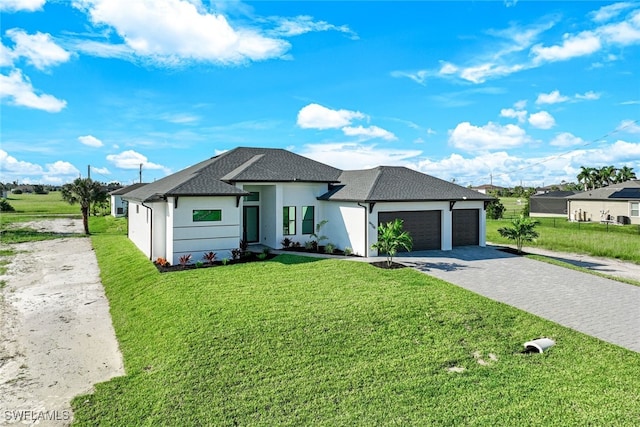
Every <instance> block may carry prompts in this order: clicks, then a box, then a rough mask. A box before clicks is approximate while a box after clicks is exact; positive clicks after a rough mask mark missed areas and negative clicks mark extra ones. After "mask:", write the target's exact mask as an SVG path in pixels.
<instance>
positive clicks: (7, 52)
mask: <svg viewBox="0 0 640 427" xmlns="http://www.w3.org/2000/svg"><path fill="white" fill-rule="evenodd" d="M12 65H13V50H11V49H9V48H8V47H7V46H5V45H3V44H2V40H0V67H11V66H12Z"/></svg>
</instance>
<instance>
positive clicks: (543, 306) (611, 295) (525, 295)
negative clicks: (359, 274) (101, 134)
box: [369, 246, 640, 352]
mask: <svg viewBox="0 0 640 427" xmlns="http://www.w3.org/2000/svg"><path fill="white" fill-rule="evenodd" d="M557 255H560V254H557ZM562 257H563V258H567V257H569V255H565V254H562ZM567 259H568V258H567ZM369 260H373V259H372V258H370V259H369ZM564 260H566V259H564ZM394 261H397V262H401V263H403V264H405V265H408V266H411V267H414V268H416V269H418V270H420V271H423V272H425V273H427V274H429V275H431V276H434V277H437V278H440V279H442V280H445V281H447V282H449V283H453V284H455V285H458V286H460V287H463V288H465V289H468V290H470V291H472V292H475V293H478V294H480V295H484V296H486V297H488V298H491V299H493V300H496V301H500V302H503V303H506V304H509V305H511V306H513V307H517V308H519V309H521V310H524V311H527V312H529V313H532V314H535V315H537V316H540V317H543V318H545V319H548V320H551V321H553V322H556V323H559V324H561V325H564V326H567V327H569V328H572V329H575V330H577V331H580V332H583V333H585V334H588V335H591V336H594V337H596V338H600V339H601V340H603V341H607V342H610V343H612V344H617V345H619V346H621V347H625V348H628V349H630V350H633V351H637V352H640V287H638V286H633V285H628V284H625V283H621V282H617V281H615V280H610V279H605V278H602V277H598V276H596V275H593V274H588V273H582V272H579V271H575V270H571V269H568V268H563V267H559V266H556V265H552V264H548V263H545V262H541V261H536V260H532V259H528V258H526V257H519V256H515V255H512V254H508V253H506V252H503V251H500V250H499V249H498V248H496V247H491V246H488V247H486V248H479V247H463V248H456V249H454V250H452V251H425V252H413V253H411V254H410V255H405V256H399V257H396V258H394ZM613 261H615V260H613ZM607 273H608V274H612V272H611V271H607ZM632 274H633V273H632ZM632 278H635V279H636V280H640V276H639V277H632Z"/></svg>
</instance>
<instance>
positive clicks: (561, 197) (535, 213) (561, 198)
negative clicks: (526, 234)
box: [529, 191, 576, 217]
mask: <svg viewBox="0 0 640 427" xmlns="http://www.w3.org/2000/svg"><path fill="white" fill-rule="evenodd" d="M574 194H576V192H575V191H550V192H548V193H542V194H535V195H533V196H531V197H530V198H529V215H530V216H532V217H557V216H562V217H566V216H567V197H568V196H572V195H574Z"/></svg>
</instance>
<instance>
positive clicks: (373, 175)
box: [318, 166, 493, 202]
mask: <svg viewBox="0 0 640 427" xmlns="http://www.w3.org/2000/svg"><path fill="white" fill-rule="evenodd" d="M339 181H340V183H339V184H337V185H334V187H333V188H332V189H331V190H330V191H328V192H327V193H325V194H323V195H322V196H320V197H318V199H320V200H337V201H360V202H390V201H419V200H420V201H422V200H493V197H489V196H485V195H483V194H481V193H479V192H477V191H474V190H470V189H468V188H464V187H461V186H459V185H457V184H454V183H451V182H449V181H444V180H442V179H439V178H435V177H433V176H430V175H427V174H424V173H421V172H418V171H415V170H412V169H408V168H405V167H399V166H378V167H376V168H373V169H365V170H352V171H343V172H342V174H341V175H340V178H339Z"/></svg>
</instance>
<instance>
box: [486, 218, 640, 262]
mask: <svg viewBox="0 0 640 427" xmlns="http://www.w3.org/2000/svg"><path fill="white" fill-rule="evenodd" d="M536 220H538V221H539V222H540V224H539V225H538V226H537V227H536V231H538V233H539V234H540V237H539V238H538V239H536V241H535V242H531V243H526V246H534V247H540V248H544V249H549V250H552V251H560V252H575V253H583V254H589V255H593V256H601V257H606V258H617V259H621V260H625V261H631V262H635V263H640V226H638V225H625V226H616V225H609V226H607V225H606V224H599V223H575V222H569V221H567V220H566V219H564V218H536ZM509 225H510V220H508V219H503V220H487V241H489V242H492V243H503V244H507V243H512V242H510V241H509V240H507V239H505V238H503V237H502V236H500V234H499V233H498V228H500V227H505V226H509Z"/></svg>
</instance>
